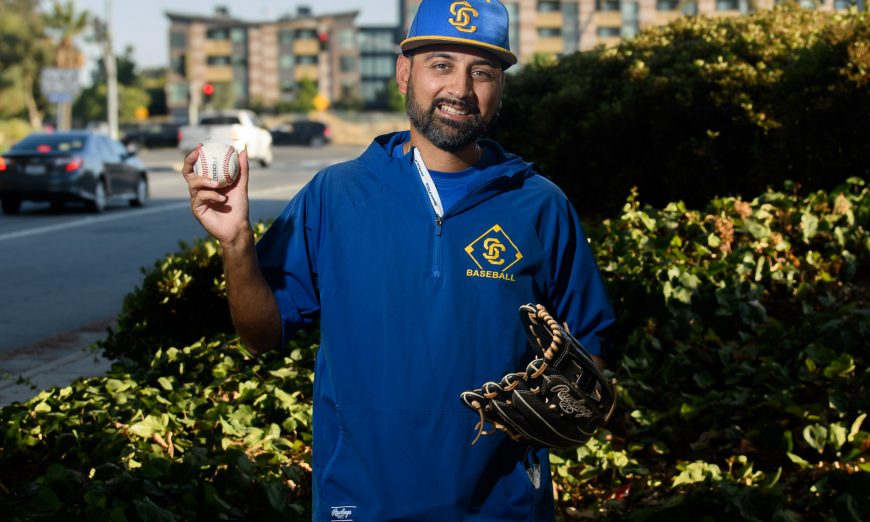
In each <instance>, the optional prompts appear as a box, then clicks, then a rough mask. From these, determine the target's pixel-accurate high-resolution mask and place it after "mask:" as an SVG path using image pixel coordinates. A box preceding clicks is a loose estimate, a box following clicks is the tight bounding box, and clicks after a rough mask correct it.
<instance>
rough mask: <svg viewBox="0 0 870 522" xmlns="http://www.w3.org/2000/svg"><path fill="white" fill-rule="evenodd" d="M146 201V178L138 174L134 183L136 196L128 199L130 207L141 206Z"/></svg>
mask: <svg viewBox="0 0 870 522" xmlns="http://www.w3.org/2000/svg"><path fill="white" fill-rule="evenodd" d="M146 201H148V179H147V178H146V177H145V176H140V177H139V181H138V182H137V183H136V197H134V198H133V199H131V200H130V206H131V207H141V206H142V205H144V204H145V202H146Z"/></svg>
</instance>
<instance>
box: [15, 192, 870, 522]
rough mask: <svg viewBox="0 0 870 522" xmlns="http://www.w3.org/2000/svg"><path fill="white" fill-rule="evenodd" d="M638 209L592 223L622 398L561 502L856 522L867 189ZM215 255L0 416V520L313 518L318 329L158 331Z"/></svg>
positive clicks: (188, 268)
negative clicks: (97, 359)
mask: <svg viewBox="0 0 870 522" xmlns="http://www.w3.org/2000/svg"><path fill="white" fill-rule="evenodd" d="M638 199H639V198H638V196H637V195H636V194H635V195H632V196H631V197H630V198H629V200H628V201H627V203H626V204H625V206H624V208H623V211H622V213H621V215H620V216H619V217H618V218H615V219H611V220H605V221H603V222H600V223H598V224H590V225H589V227H588V228H589V232H590V237H591V238H592V245H593V247H594V249H595V253H596V257H597V259H598V262H599V264H600V266H601V269H602V271H603V273H604V276H605V279H606V281H607V284H608V289H609V292H610V295H611V298H612V300H613V302H614V306H615V309H616V311H617V315H618V328H617V331H618V334H619V335H618V337H617V338H616V339H615V341H616V342H615V346H616V349H615V352H614V354H613V357H612V358H611V360H610V361H609V365H610V371H611V372H612V373H613V374H614V376H615V377H616V378H617V379H618V381H619V397H620V403H619V408H618V409H617V411H616V413H615V416H614V418H613V420H612V421H611V423H610V424H609V425H608V426H607V428H606V429H604V430H601V431H600V432H599V433H598V434H597V436H596V437H595V438H594V439H593V440H591V441H589V443H588V444H586V445H585V446H583V447H582V448H579V449H578V450H573V451H563V452H559V453H557V454H554V455H553V461H554V470H555V482H556V486H557V494H558V505H559V508H560V511H561V512H562V513H563V515H564V516H565V517H566V518H568V519H575V518H580V519H582V518H600V519H608V520H683V519H690V518H691V519H701V520H765V521H766V520H783V521H791V520H856V521H857V520H866V519H868V518H870V462H868V460H867V459H868V457H870V422H867V420H866V417H867V412H868V403H867V397H870V367H868V353H867V349H866V348H867V346H868V345H870V305H868V293H870V285H868V275H867V274H868V273H870V272H868V257H870V236H868V229H870V190H868V188H867V187H866V186H865V185H864V182H863V181H862V180H860V179H853V180H850V183H849V184H847V185H844V186H842V187H840V188H838V189H837V190H834V191H831V192H814V193H812V194H810V195H807V196H798V195H796V194H795V193H794V192H793V191H784V192H774V191H767V192H764V193H762V194H761V195H760V196H758V197H756V198H754V199H751V200H742V199H738V198H731V197H725V198H716V199H714V200H712V201H711V202H710V203H709V204H708V205H707V206H706V207H705V208H704V209H703V210H693V209H691V208H688V207H687V206H686V205H684V204H682V203H672V204H669V205H666V206H665V207H664V208H655V207H651V206H648V205H642V204H640V202H639V200H638ZM260 230H262V228H261V229H260ZM215 246H216V245H215V244H214V242H213V241H205V242H201V243H198V244H197V245H194V246H192V247H187V248H185V249H184V250H183V251H181V252H179V253H178V254H176V255H173V256H169V257H168V258H167V260H164V261H163V262H159V263H156V264H155V265H154V266H153V267H152V268H151V269H150V270H148V271H146V274H145V280H144V283H143V286H142V287H140V288H138V289H136V290H135V291H134V292H133V293H131V294H130V295H129V296H128V298H127V300H126V301H125V309H124V313H123V314H122V317H123V321H122V323H123V324H124V325H125V327H128V328H131V329H135V331H136V332H137V334H136V335H127V334H126V333H123V332H120V331H119V332H113V333H112V335H110V336H109V341H108V342H107V343H106V344H107V345H110V346H111V347H112V350H115V352H114V353H116V354H118V355H120V354H123V349H124V346H123V344H122V340H123V342H125V343H128V344H127V347H128V349H129V351H130V353H128V354H126V355H125V356H123V357H121V358H120V360H119V362H118V363H116V364H115V365H114V366H113V368H112V370H111V371H110V373H109V375H108V376H106V377H102V378H93V379H85V380H80V381H77V382H76V383H74V384H73V385H72V386H69V387H65V388H60V389H52V390H47V391H45V392H43V393H41V394H40V395H38V396H37V397H36V398H34V399H32V400H31V401H29V402H27V403H25V404H14V405H12V406H8V407H6V408H3V409H2V410H0V509H3V512H4V514H10V513H11V516H10V518H11V519H12V520H38V519H61V518H62V519H64V520H67V521H71V520H214V519H219V518H223V519H232V520H245V519H275V520H308V519H310V515H311V513H310V509H311V507H310V492H311V487H310V446H309V445H310V441H311V433H310V429H311V416H310V415H311V414H310V407H311V402H310V398H311V382H312V378H313V372H312V369H313V368H312V367H313V359H314V350H316V348H317V344H316V342H317V332H308V333H305V334H302V337H300V338H299V339H298V340H297V341H296V342H295V343H294V344H293V345H292V346H291V347H290V349H289V350H286V351H284V352H280V353H278V352H272V353H269V354H266V355H264V356H260V357H256V358H252V357H249V356H248V355H247V354H246V353H245V351H244V350H243V349H242V348H241V347H239V345H238V339H237V338H236V337H234V336H228V335H226V334H224V333H220V332H221V331H224V330H226V329H228V328H230V325H229V323H226V324H223V325H217V326H215V325H211V326H209V325H204V326H203V327H204V328H205V329H206V330H209V329H210V330H211V331H212V333H209V334H208V336H207V338H206V339H204V340H201V341H195V342H192V343H187V342H186V341H185V343H179V342H174V341H173V340H172V339H171V337H173V336H180V337H183V338H186V336H187V335H188V333H187V332H185V331H184V328H183V325H184V324H186V323H187V322H189V324H200V323H198V322H197V321H198V319H197V318H196V317H195V316H197V315H198V314H199V313H200V310H201V309H203V307H205V308H206V309H215V308H217V307H219V306H220V305H221V303H222V302H223V301H224V297H223V296H222V294H221V292H220V291H204V289H205V288H206V287H207V286H208V285H206V284H203V285H201V286H199V285H194V284H176V283H175V282H180V281H196V280H204V281H212V280H213V278H217V279H216V280H214V287H215V288H216V289H220V288H221V287H222V279H221V277H220V276H219V275H217V276H216V275H215V274H214V271H213V270H214V266H215V265H219V264H220V261H219V256H218V254H217V250H216V248H215ZM180 267H183V269H181V268H180ZM178 270H182V272H183V273H179V271H178ZM169 282H173V283H172V284H168V283H169ZM196 300H202V302H200V303H199V305H200V306H194V301H196ZM207 301H208V302H207ZM153 313H157V316H156V317H153V318H152V317H149V316H150V314H153ZM166 317H171V318H172V321H173V322H171V323H169V322H167V319H166ZM167 324H172V325H174V327H177V328H178V329H177V330H167V329H166V325H167ZM216 332H217V333H216ZM185 344H187V345H185ZM470 436H471V434H469V437H470Z"/></svg>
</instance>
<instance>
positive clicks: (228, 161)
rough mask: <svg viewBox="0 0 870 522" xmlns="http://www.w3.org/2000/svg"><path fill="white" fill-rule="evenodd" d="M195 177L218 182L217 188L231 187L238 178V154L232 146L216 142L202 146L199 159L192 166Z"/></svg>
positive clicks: (209, 142)
mask: <svg viewBox="0 0 870 522" xmlns="http://www.w3.org/2000/svg"><path fill="white" fill-rule="evenodd" d="M193 172H195V173H196V175H197V176H205V177H207V178H210V179H211V180H212V181H217V182H218V187H226V186H228V185H232V184H233V183H234V182H235V181H236V178H238V177H239V153H238V152H236V149H235V148H233V146H232V145H227V144H225V143H220V142H217V141H208V142H205V143H203V144H202V148H201V149H200V150H199V159H197V161H196V163H195V164H194V165H193Z"/></svg>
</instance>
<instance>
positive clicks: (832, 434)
mask: <svg viewBox="0 0 870 522" xmlns="http://www.w3.org/2000/svg"><path fill="white" fill-rule="evenodd" d="M847 437H848V434H847V433H846V428H845V427H843V426H842V425H840V424H837V423H834V424H829V425H828V441H829V442H830V443H831V446H832V447H833V448H834V449H835V450H837V449H840V448H841V447H842V446H843V444H845V443H846V438H847Z"/></svg>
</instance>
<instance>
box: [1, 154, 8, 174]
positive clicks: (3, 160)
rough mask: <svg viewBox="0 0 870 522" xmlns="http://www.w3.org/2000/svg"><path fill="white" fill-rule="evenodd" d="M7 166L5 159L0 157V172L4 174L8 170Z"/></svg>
mask: <svg viewBox="0 0 870 522" xmlns="http://www.w3.org/2000/svg"><path fill="white" fill-rule="evenodd" d="M8 168H9V167H8V164H7V163H6V158H4V157H3V156H0V172H6V170H7V169H8Z"/></svg>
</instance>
